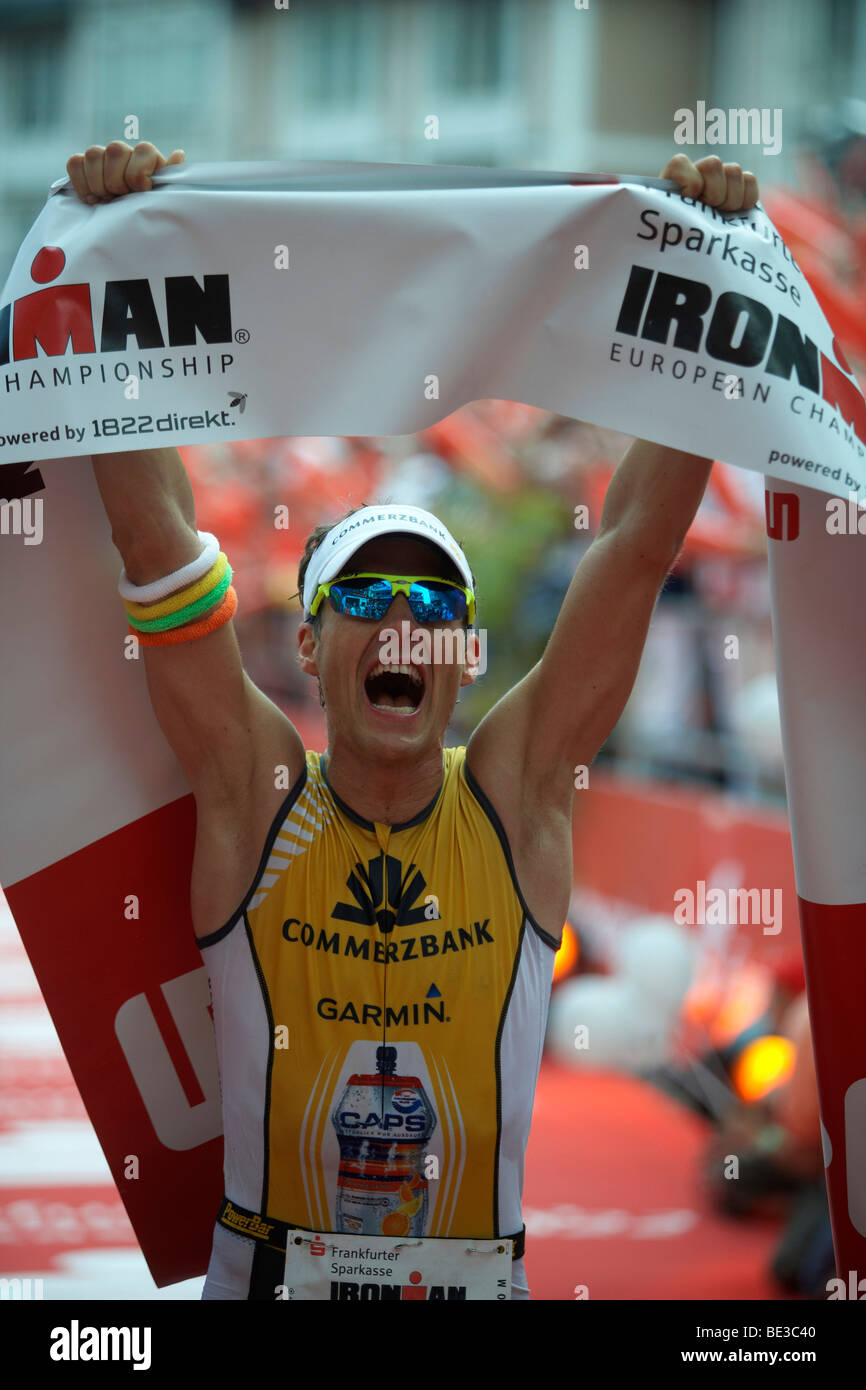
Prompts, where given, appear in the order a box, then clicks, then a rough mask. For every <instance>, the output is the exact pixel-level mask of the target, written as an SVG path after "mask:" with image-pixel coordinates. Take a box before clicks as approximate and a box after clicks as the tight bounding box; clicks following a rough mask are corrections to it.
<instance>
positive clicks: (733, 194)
mask: <svg viewBox="0 0 866 1390" xmlns="http://www.w3.org/2000/svg"><path fill="white" fill-rule="evenodd" d="M724 170H725V185H726V188H725V201H724V202H723V203H719V205H718V206H719V208H720V209H721V211H722V212H739V210H740V208H741V207H742V206H743V193H744V191H745V181H744V178H743V171H742V169H741V168H740V166H739V164H726V165H725V166H724Z"/></svg>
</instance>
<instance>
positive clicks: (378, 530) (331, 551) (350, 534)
mask: <svg viewBox="0 0 866 1390" xmlns="http://www.w3.org/2000/svg"><path fill="white" fill-rule="evenodd" d="M398 533H399V534H404V535H410V536H419V537H420V538H421V539H422V540H425V541H432V542H433V544H434V545H437V546H438V547H439V549H440V550H441V551H443V552H444V554H446V555H447V556H448V558H449V560H452V561H453V562H454V564H455V565H456V566H457V568H458V570H459V571H460V574H461V576H462V579H463V583H464V584H465V585H466V587H467V589H468V590H469V591H470V593H471V594H472V596H473V598H474V596H475V586H474V584H473V583H472V571H471V569H470V568H469V561H468V560H467V559H466V556H465V555H464V554H463V551H462V549H461V548H460V546H459V545H458V544H457V542H456V541H455V539H454V537H453V536H452V535H451V532H450V531H449V530H448V528H447V526H443V524H442V522H441V521H440V520H439V518H438V517H435V516H434V515H433V513H432V512H427V511H425V510H424V508H423V507H411V506H405V505H404V504H402V503H389V504H388V505H386V506H381V507H361V508H360V509H359V510H358V511H357V512H353V513H352V515H351V516H347V517H346V519H345V521H342V522H338V523H337V524H336V525H335V526H333V527H332V528H331V530H330V531H329V532H328V534H327V536H326V537H325V539H324V540H323V541H321V542H320V543H319V545H318V546H317V547H316V549H315V550H314V551H313V555H312V559H311V560H310V563H309V565H308V567H307V573H306V575H305V577H304V616H305V617H306V616H308V615H309V612H310V604H311V603H312V602H313V599H314V598H315V597H316V593H317V591H318V588H319V585H320V584H327V582H328V580H329V579H336V578H337V576H338V575H340V574H342V572H343V571H344V570H345V569H346V566H347V563H348V561H349V560H350V559H351V558H352V556H353V555H354V553H355V551H356V550H359V549H360V547H361V546H362V545H366V543H367V541H371V540H373V539H374V538H375V537H376V536H390V535H397V534H398Z"/></svg>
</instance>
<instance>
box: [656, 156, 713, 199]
mask: <svg viewBox="0 0 866 1390" xmlns="http://www.w3.org/2000/svg"><path fill="white" fill-rule="evenodd" d="M659 177H660V178H663V179H675V180H676V182H677V183H678V184H679V187H680V192H681V193H682V194H684V195H685V197H687V198H697V196H698V194H699V193H700V191H701V189H702V188H703V186H704V181H703V178H702V177H701V175H700V173H699V172H698V170H697V169H696V168H695V166H694V164H693V163H692V161H691V160H690V159H689V157H688V155H684V154H675V155H674V156H673V158H672V159H669V160H668V162H667V164H666V165H665V167H664V168H663V169H662V171H661V174H660V176H659Z"/></svg>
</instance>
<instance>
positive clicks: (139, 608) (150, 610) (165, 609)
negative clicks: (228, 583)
mask: <svg viewBox="0 0 866 1390" xmlns="http://www.w3.org/2000/svg"><path fill="white" fill-rule="evenodd" d="M227 564H228V559H227V557H226V554H225V551H223V550H221V551H220V553H219V555H218V556H217V558H216V560H214V562H213V564H212V565H211V567H210V569H209V570H208V571H207V573H206V574H203V575H202V577H201V579H199V580H198V581H197V582H194V583H191V584H187V586H186V588H184V589H178V590H177V592H176V593H173V594H170V595H169V597H168V598H165V599H163V600H162V602H161V603H133V602H132V601H131V600H127V601H126V602H125V603H124V608H125V609H126V612H127V616H128V618H129V621H130V622H133V620H134V619H136V618H138V620H139V621H140V622H143V623H149V622H152V621H153V620H154V619H156V618H164V617H166V616H167V615H168V614H169V613H177V612H178V611H179V609H181V608H185V607H186V606H187V604H190V603H195V601H196V599H199V598H204V596H205V594H209V593H210V592H211V590H212V589H215V588H216V586H217V584H218V583H219V582H220V580H221V579H222V577H223V575H224V574H225V572H226V565H227Z"/></svg>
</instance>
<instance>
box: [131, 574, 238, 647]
mask: <svg viewBox="0 0 866 1390" xmlns="http://www.w3.org/2000/svg"><path fill="white" fill-rule="evenodd" d="M237 606H238V596H237V594H236V593H235V591H234V589H232V588H229V589H228V590H227V592H226V596H225V598H224V599H223V601H222V603H221V604H220V606H219V608H216V609H214V610H213V612H211V613H209V614H208V616H207V617H206V618H202V620H201V622H198V623H191V624H190V625H189V627H179V628H177V629H176V630H175V631H173V632H153V633H142V632H136V631H135V630H134V629H133V628H130V632H131V633H132V635H133V636H134V637H137V638H138V640H139V642H140V643H141V645H142V646H143V647H173V646H176V645H177V644H179V643H180V642H192V641H194V640H195V638H197V637H206V636H207V635H208V633H210V632H216V631H217V629H218V628H221V627H223V625H224V624H225V623H227V622H228V621H229V619H230V618H232V617H233V616H234V613H235V609H236V608H237Z"/></svg>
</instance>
